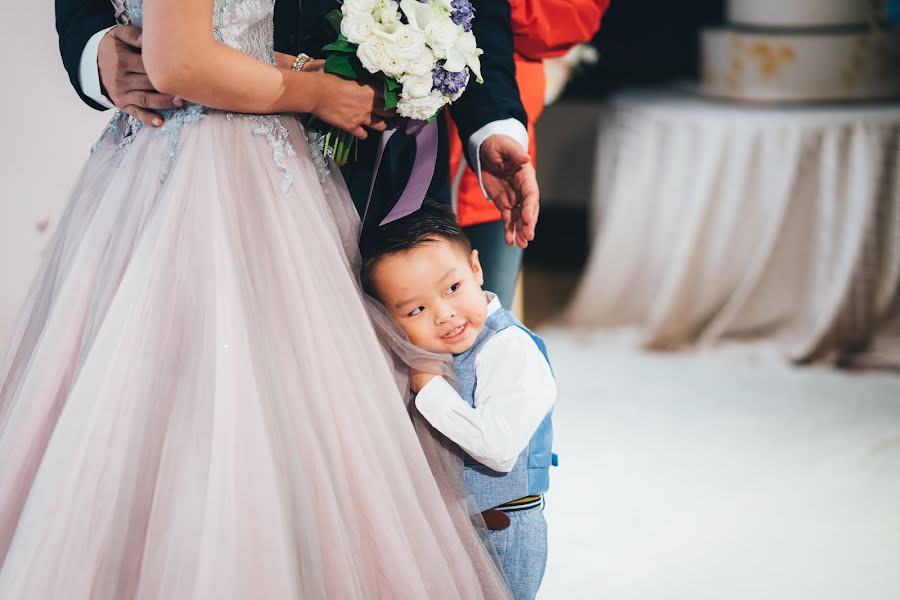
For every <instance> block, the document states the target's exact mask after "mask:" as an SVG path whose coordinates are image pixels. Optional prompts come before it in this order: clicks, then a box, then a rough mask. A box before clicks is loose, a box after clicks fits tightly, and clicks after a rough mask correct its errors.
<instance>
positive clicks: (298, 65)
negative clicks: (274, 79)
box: [291, 52, 312, 71]
mask: <svg viewBox="0 0 900 600" xmlns="http://www.w3.org/2000/svg"><path fill="white" fill-rule="evenodd" d="M311 60H312V57H311V56H310V55H308V54H304V53H303V52H301V53H300V54H298V55H297V59H296V60H295V61H294V66H293V67H291V70H292V71H302V70H303V65H305V64H306V63H307V62H309V61H311Z"/></svg>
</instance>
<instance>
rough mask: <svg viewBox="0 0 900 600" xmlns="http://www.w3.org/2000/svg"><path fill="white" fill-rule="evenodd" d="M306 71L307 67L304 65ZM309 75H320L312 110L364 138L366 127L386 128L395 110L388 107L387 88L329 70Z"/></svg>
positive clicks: (319, 116) (378, 129)
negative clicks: (315, 100) (385, 104)
mask: <svg viewBox="0 0 900 600" xmlns="http://www.w3.org/2000/svg"><path fill="white" fill-rule="evenodd" d="M303 70H304V72H305V71H306V69H305V68H304V69H303ZM310 76H316V77H321V78H322V79H321V86H320V88H319V96H318V101H317V102H316V107H315V109H313V114H314V115H316V117H318V118H319V119H321V120H323V121H325V122H326V123H331V124H332V125H335V126H337V127H340V128H341V129H343V130H344V131H347V132H349V133H351V134H353V135H354V136H356V137H358V138H359V139H361V140H364V139H366V138H367V137H368V135H369V134H368V133H367V132H366V129H371V130H373V131H384V130H385V129H387V123H386V122H385V121H388V120H390V119H391V118H392V117H393V116H394V114H395V113H396V111H395V110H393V109H392V110H385V108H384V92H382V91H381V90H378V89H376V88H375V87H374V86H372V85H369V84H364V83H359V82H357V81H352V80H349V79H344V78H343V77H338V76H337V75H332V74H330V73H322V72H314V73H310Z"/></svg>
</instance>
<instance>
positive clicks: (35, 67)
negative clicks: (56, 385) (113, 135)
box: [0, 0, 111, 352]
mask: <svg viewBox="0 0 900 600" xmlns="http://www.w3.org/2000/svg"><path fill="white" fill-rule="evenodd" d="M0 57H2V59H0V82H2V85H0V120H2V121H0V352H2V351H3V350H2V347H3V346H5V344H6V336H7V332H8V329H9V325H10V323H11V321H12V319H13V318H14V316H15V314H16V312H17V311H18V309H19V304H20V303H21V302H22V298H23V297H24V295H25V291H26V288H27V286H28V284H29V283H30V281H31V278H32V277H33V275H34V272H35V270H36V269H37V266H38V262H39V260H40V256H41V251H42V249H43V248H44V246H45V245H46V242H47V240H48V239H49V238H50V235H52V231H53V229H54V228H55V226H56V223H57V219H58V218H59V215H60V214H61V212H62V209H63V206H64V204H65V201H66V196H67V194H68V191H69V188H70V187H71V185H72V183H73V182H74V181H75V177H76V176H77V174H78V171H79V169H80V168H81V165H82V163H83V162H84V160H85V158H86V157H87V154H88V150H89V149H90V146H91V144H92V143H93V142H94V140H95V139H96V138H97V137H98V135H99V133H100V131H101V130H102V128H103V125H104V124H105V122H106V121H107V120H108V119H109V116H110V114H111V113H109V112H108V111H107V112H105V113H99V112H96V111H94V110H92V109H90V108H88V107H87V106H85V105H84V104H82V102H81V100H80V99H79V98H78V97H77V96H76V95H75V92H74V91H72V88H71V86H70V85H69V80H68V77H67V76H66V72H65V71H64V70H63V67H62V61H61V60H60V58H59V51H58V46H57V37H56V30H55V29H54V15H53V2H50V1H49V0H43V1H40V2H17V3H15V7H13V4H12V3H11V2H3V3H2V4H0ZM45 223H46V227H45V228H44V227H43V226H44V224H45ZM42 228H43V231H42Z"/></svg>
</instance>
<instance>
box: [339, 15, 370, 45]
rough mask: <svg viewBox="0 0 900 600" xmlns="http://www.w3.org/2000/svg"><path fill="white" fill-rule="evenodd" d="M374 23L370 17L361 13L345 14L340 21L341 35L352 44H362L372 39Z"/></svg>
mask: <svg viewBox="0 0 900 600" xmlns="http://www.w3.org/2000/svg"><path fill="white" fill-rule="evenodd" d="M373 27H375V21H374V20H373V19H372V15H371V14H368V13H363V12H353V13H350V14H345V15H344V18H343V19H341V33H342V34H343V35H344V37H345V38H347V39H348V40H350V41H351V42H352V43H354V44H362V43H363V42H364V41H366V40H367V39H369V38H370V37H372V28H373Z"/></svg>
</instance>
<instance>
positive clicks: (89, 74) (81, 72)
mask: <svg viewBox="0 0 900 600" xmlns="http://www.w3.org/2000/svg"><path fill="white" fill-rule="evenodd" d="M110 29H112V27H108V28H106V29H103V30H101V31H98V32H97V33H95V34H94V35H92V36H91V38H90V39H89V40H88V42H87V44H85V45H84V50H82V51H81V60H80V61H79V63H78V83H79V85H80V86H81V91H82V92H84V95H85V96H87V97H88V98H90V99H91V100H93V101H94V102H96V103H97V104H99V105H101V106H105V107H106V108H114V106H113V103H112V101H111V100H110V99H109V98H107V97H106V96H104V95H103V91H102V88H101V87H100V71H99V69H98V68H97V53H98V52H99V50H100V40H102V39H103V36H104V35H106V32H107V31H109V30H110ZM494 134H502V135H508V136H509V137H511V138H512V139H514V140H516V141H517V142H518V143H519V144H520V145H521V146H522V148H523V149H524V150H525V151H526V152H527V151H528V130H527V129H525V126H524V125H522V123H520V122H519V121H517V120H516V119H502V120H500V121H492V122H490V123H488V124H486V125H484V126H482V127H481V128H480V129H478V130H477V131H476V132H475V133H473V134H472V135H471V137H469V156H471V157H473V158H474V159H475V166H474V168H473V171H474V172H475V174H476V175H478V184H479V185H481V191H482V193H483V194H484V197H485V198H487V197H488V194H487V191H485V189H484V184H483V183H482V180H481V144H482V143H484V141H485V140H486V139H488V138H489V137H490V136H492V135H494Z"/></svg>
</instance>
